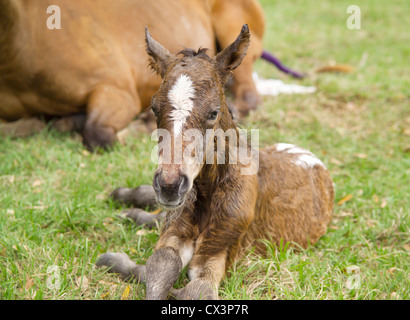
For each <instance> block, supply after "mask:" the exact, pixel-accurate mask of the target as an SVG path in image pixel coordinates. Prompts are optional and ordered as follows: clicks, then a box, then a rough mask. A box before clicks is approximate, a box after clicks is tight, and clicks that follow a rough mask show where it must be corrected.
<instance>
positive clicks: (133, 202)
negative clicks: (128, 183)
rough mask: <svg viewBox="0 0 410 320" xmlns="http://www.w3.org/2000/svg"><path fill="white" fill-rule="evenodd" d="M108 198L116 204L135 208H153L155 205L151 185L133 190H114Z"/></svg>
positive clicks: (155, 201)
mask: <svg viewBox="0 0 410 320" xmlns="http://www.w3.org/2000/svg"><path fill="white" fill-rule="evenodd" d="M110 197H111V198H112V199H113V200H115V201H117V202H118V203H121V204H124V205H126V206H134V207H137V208H147V207H149V208H154V207H155V206H156V205H157V200H156V197H155V191H154V188H153V187H152V186H151V185H142V186H139V187H137V188H134V189H129V188H118V189H115V190H114V191H113V192H112V193H111V194H110Z"/></svg>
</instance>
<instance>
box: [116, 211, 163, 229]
mask: <svg viewBox="0 0 410 320" xmlns="http://www.w3.org/2000/svg"><path fill="white" fill-rule="evenodd" d="M165 214H166V212H165V211H163V212H161V213H159V214H152V213H149V212H146V211H144V210H142V209H129V210H126V211H124V212H122V213H120V214H119V216H120V218H129V219H131V220H133V221H134V222H135V224H136V225H137V226H140V225H144V226H146V227H148V228H154V227H155V226H156V224H157V223H158V222H160V220H162V218H164V216H165Z"/></svg>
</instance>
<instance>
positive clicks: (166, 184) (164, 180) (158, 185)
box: [153, 170, 190, 209]
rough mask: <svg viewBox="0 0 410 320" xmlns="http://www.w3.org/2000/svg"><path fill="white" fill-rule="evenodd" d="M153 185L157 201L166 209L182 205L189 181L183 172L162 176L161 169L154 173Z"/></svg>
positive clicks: (188, 187)
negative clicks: (174, 175)
mask: <svg viewBox="0 0 410 320" xmlns="http://www.w3.org/2000/svg"><path fill="white" fill-rule="evenodd" d="M153 187H154V190H155V193H156V195H157V202H158V203H159V204H160V205H162V206H163V207H165V208H167V209H175V208H177V207H180V206H181V205H183V203H184V201H185V196H186V194H187V193H188V191H189V189H190V181H189V178H188V176H187V175H185V174H180V175H178V176H176V177H175V178H171V179H170V178H169V177H166V176H164V174H163V171H162V170H161V171H159V172H156V173H155V175H154V181H153Z"/></svg>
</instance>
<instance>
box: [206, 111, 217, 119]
mask: <svg viewBox="0 0 410 320" xmlns="http://www.w3.org/2000/svg"><path fill="white" fill-rule="evenodd" d="M218 114H219V111H212V112H211V113H210V114H209V117H208V120H215V119H216V117H217V116H218Z"/></svg>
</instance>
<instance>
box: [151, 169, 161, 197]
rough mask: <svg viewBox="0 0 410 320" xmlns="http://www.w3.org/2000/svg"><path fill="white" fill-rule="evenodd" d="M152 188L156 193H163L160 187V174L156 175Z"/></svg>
mask: <svg viewBox="0 0 410 320" xmlns="http://www.w3.org/2000/svg"><path fill="white" fill-rule="evenodd" d="M152 186H153V187H154V190H155V192H157V193H159V192H160V191H161V187H160V185H159V173H158V172H157V173H156V174H155V175H154V181H153V183H152Z"/></svg>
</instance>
